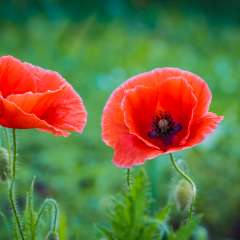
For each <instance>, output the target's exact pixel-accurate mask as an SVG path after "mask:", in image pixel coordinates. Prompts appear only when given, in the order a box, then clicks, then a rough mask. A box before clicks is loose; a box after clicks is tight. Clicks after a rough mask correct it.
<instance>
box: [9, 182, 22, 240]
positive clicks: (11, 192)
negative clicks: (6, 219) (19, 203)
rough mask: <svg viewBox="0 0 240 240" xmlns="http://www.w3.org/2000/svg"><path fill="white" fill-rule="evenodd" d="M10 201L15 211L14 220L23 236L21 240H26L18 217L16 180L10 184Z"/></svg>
mask: <svg viewBox="0 0 240 240" xmlns="http://www.w3.org/2000/svg"><path fill="white" fill-rule="evenodd" d="M9 199H10V205H11V208H12V211H13V215H14V218H15V220H16V223H17V227H18V230H19V233H20V236H21V239H22V240H24V239H25V238H24V235H23V230H22V225H21V222H20V218H19V215H18V211H17V207H16V202H15V195H14V180H12V181H11V183H10V188H9Z"/></svg>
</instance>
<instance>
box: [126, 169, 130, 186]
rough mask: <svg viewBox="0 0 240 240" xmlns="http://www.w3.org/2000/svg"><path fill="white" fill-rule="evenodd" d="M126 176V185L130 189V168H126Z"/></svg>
mask: <svg viewBox="0 0 240 240" xmlns="http://www.w3.org/2000/svg"><path fill="white" fill-rule="evenodd" d="M126 176H127V186H128V189H129V190H130V188H131V169H130V168H128V169H127V173H126Z"/></svg>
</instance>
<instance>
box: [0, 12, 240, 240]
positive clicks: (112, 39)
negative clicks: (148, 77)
mask: <svg viewBox="0 0 240 240" xmlns="http://www.w3.org/2000/svg"><path fill="white" fill-rule="evenodd" d="M141 22H144V19H142V21H140V22H139V24H138V23H136V21H134V22H132V23H131V22H128V23H127V24H126V22H122V21H121V20H112V21H110V22H105V23H104V22H102V23H100V22H99V21H98V20H97V19H96V18H95V17H94V16H93V17H89V18H88V19H87V20H84V21H82V22H72V21H70V20H69V19H66V18H64V17H63V18H60V20H57V21H48V20H46V19H45V18H43V17H34V16H32V17H31V18H29V20H28V21H26V22H25V23H24V24H17V23H11V22H8V21H4V22H0V26H1V35H0V45H1V48H0V55H5V54H11V55H14V56H16V57H18V58H20V59H22V60H25V61H28V62H31V63H33V64H37V65H40V66H42V67H45V68H49V69H53V70H56V71H59V72H60V73H61V74H62V75H63V76H64V77H65V78H66V79H67V80H68V81H69V82H70V83H71V84H72V85H73V86H74V87H75V89H76V90H77V91H78V92H79V94H80V95H81V96H82V98H83V100H84V102H85V104H86V107H87V110H88V113H89V116H88V124H87V127H86V129H85V131H84V133H83V134H82V135H77V134H72V135H71V136H70V137H69V138H57V137H54V136H51V135H50V134H46V133H41V132H37V131H35V130H28V131H23V130H19V131H18V132H17V134H18V148H19V151H18V153H19V159H18V160H19V161H18V185H17V186H16V187H17V190H18V196H19V198H18V202H19V205H20V208H21V209H22V208H23V207H24V199H25V195H24V192H26V191H27V189H28V186H29V182H31V179H32V176H33V175H35V176H36V185H35V188H36V189H35V190H36V193H37V198H36V205H37V206H39V205H40V203H41V201H42V200H43V198H45V197H53V198H55V199H57V200H58V202H59V205H60V206H61V223H60V224H61V231H62V232H61V233H60V234H61V236H62V238H61V239H73V240H75V239H88V240H92V239H96V232H97V225H99V224H104V223H105V222H107V220H106V216H107V214H106V211H107V209H108V207H109V205H110V203H111V196H112V195H113V194H115V193H117V192H119V191H120V190H121V189H122V188H123V185H124V183H125V172H124V170H123V169H117V168H116V167H115V166H113V164H112V163H111V157H112V151H111V149H109V148H108V147H106V146H105V145H104V144H103V143H102V141H101V129H100V120H101V113H102V109H103V107H104V104H105V102H106V100H107V98H108V96H109V95H110V93H111V91H112V90H113V89H114V88H115V87H117V86H118V85H119V84H120V83H122V82H123V81H124V80H126V79H127V78H129V77H131V76H132V75H134V74H137V73H139V72H144V71H148V70H151V69H153V68H155V67H163V66H175V67H180V68H183V69H187V70H190V71H192V72H195V73H197V74H199V75H200V76H202V77H203V78H204V79H205V80H206V81H207V82H208V84H209V85H210V87H211V89H212V92H213V104H212V106H211V110H212V111H215V112H217V113H219V114H223V115H224V116H225V120H224V121H223V123H222V124H221V125H220V126H219V128H218V129H217V131H216V133H215V134H213V135H212V136H210V137H209V138H208V139H207V140H206V141H205V142H204V143H203V144H201V145H200V146H197V147H195V148H193V149H190V150H187V151H184V152H183V153H179V154H177V156H178V157H179V158H182V159H183V160H184V161H183V163H184V164H186V165H188V167H189V169H190V170H189V171H190V173H191V175H192V176H193V179H194V180H195V182H196V184H197V187H198V197H197V206H196V211H197V212H202V213H203V214H204V215H203V224H204V226H206V228H207V229H208V234H209V236H210V239H217V240H221V239H224V240H226V239H239V238H240V232H239V229H240V217H239V212H240V201H239V199H240V190H239V182H240V174H239V170H240V161H239V156H240V148H239V142H240V134H239V132H240V124H239V122H240V108H239V90H240V81H239V80H240V77H239V76H240V60H239V56H240V49H239V42H240V29H239V27H238V26H234V25H233V26H231V25H216V24H210V23H209V22H208V21H207V19H206V18H205V17H204V16H202V15H191V16H186V15H184V14H181V13H180V11H177V10H171V11H170V10H168V11H161V14H155V15H154V26H152V27H147V26H146V25H145V24H141ZM145 168H146V169H147V171H148V174H149V176H150V181H151V192H152V195H153V198H154V199H155V202H154V203H153V206H152V208H153V209H159V207H160V206H161V207H162V206H164V205H165V204H166V202H167V200H168V198H169V195H170V193H171V191H172V189H173V188H174V185H175V183H176V181H177V179H175V178H174V177H173V176H175V175H176V174H175V172H174V170H173V169H172V168H171V165H170V161H169V159H168V156H161V157H159V158H158V159H156V160H152V161H148V162H146V164H145ZM171 179H172V180H171ZM0 207H1V209H3V211H4V212H5V213H6V214H9V207H8V205H7V199H6V194H5V186H4V185H1V186H0ZM176 218H177V216H176ZM199 231H201V229H200V230H199ZM2 232H3V230H1V234H2ZM202 232H203V234H204V230H202ZM0 239H1V237H0Z"/></svg>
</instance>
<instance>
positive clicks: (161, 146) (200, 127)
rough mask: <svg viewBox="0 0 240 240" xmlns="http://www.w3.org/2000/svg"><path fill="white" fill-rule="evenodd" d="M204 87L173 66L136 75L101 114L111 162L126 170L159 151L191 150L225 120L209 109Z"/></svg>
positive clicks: (190, 75) (122, 87)
mask: <svg viewBox="0 0 240 240" xmlns="http://www.w3.org/2000/svg"><path fill="white" fill-rule="evenodd" d="M211 97H212V96H211V92H210V90H209V88H208V85H207V84H206V83H205V82H204V81H203V80H202V79H201V78H200V77H198V76H196V75H194V74H192V73H190V72H187V71H183V70H180V69H177V68H160V69H155V70H153V71H151V72H147V73H143V74H140V75H137V76H135V77H133V78H131V79H129V80H128V81H127V82H125V83H123V84H122V85H121V86H120V87H119V88H117V89H116V90H115V91H114V92H113V94H112V95H111V97H110V98H109V100H108V102H107V104H106V106H105V108H104V111H103V117H102V137H103V140H104V142H105V143H106V144H107V145H109V146H111V147H112V148H114V159H113V161H114V163H115V164H116V165H117V166H119V167H125V168H130V167H132V166H134V165H138V164H143V163H144V161H145V160H146V159H152V158H154V157H156V156H158V155H160V154H164V153H170V152H175V151H178V150H182V149H185V148H189V147H191V146H194V145H196V144H198V143H200V142H202V141H203V139H204V138H205V137H206V136H207V135H208V134H209V133H211V132H213V130H214V129H215V128H216V127H217V125H218V123H219V122H220V121H221V120H222V119H223V117H222V116H217V115H216V114H215V113H212V112H208V109H209V105H210V103H211Z"/></svg>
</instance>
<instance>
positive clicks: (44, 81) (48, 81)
mask: <svg viewBox="0 0 240 240" xmlns="http://www.w3.org/2000/svg"><path fill="white" fill-rule="evenodd" d="M24 64H25V65H26V68H27V69H28V70H29V71H30V72H31V73H32V75H33V76H34V77H35V79H36V92H45V91H49V90H51V91H55V90H57V89H59V88H60V87H61V86H62V85H65V84H69V83H68V82H67V81H66V80H65V79H64V78H63V77H62V76H61V75H60V74H59V73H57V72H55V71H50V70H46V69H43V68H41V67H38V66H34V65H32V64H30V63H24Z"/></svg>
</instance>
